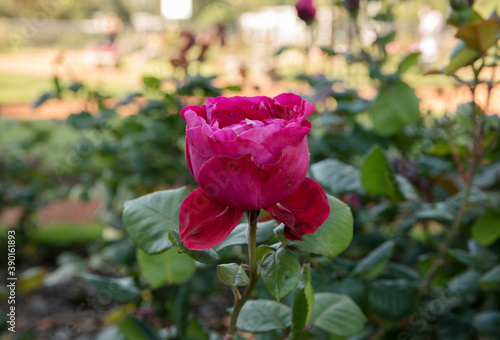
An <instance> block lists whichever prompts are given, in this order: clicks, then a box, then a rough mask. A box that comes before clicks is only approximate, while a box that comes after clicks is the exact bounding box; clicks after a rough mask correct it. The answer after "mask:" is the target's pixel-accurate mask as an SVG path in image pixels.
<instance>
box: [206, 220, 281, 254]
mask: <svg viewBox="0 0 500 340" xmlns="http://www.w3.org/2000/svg"><path fill="white" fill-rule="evenodd" d="M274 228H276V222H275V221H274V220H272V221H268V222H263V223H258V224H257V243H262V242H265V241H267V240H268V239H269V238H270V237H271V236H273V230H274ZM247 230H248V224H246V223H241V224H238V225H237V226H236V227H235V228H234V229H233V231H232V232H231V233H230V234H229V236H228V237H226V239H225V240H224V241H223V242H222V243H221V244H219V245H217V246H215V247H214V249H215V251H220V250H222V249H224V248H226V247H229V246H235V245H239V244H244V245H246V244H248V237H247Z"/></svg>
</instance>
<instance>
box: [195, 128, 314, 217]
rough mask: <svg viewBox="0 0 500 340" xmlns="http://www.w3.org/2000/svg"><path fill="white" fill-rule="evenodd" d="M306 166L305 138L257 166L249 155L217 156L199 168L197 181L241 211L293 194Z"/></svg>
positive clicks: (269, 203) (212, 193) (261, 206)
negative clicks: (273, 161) (275, 157)
mask: <svg viewBox="0 0 500 340" xmlns="http://www.w3.org/2000/svg"><path fill="white" fill-rule="evenodd" d="M308 167H309V150H308V147H307V140H306V139H305V138H304V139H303V140H302V142H301V143H300V144H299V145H298V146H287V147H285V148H283V149H282V151H281V155H280V157H279V159H278V161H277V162H276V163H274V164H270V165H264V166H262V167H261V166H259V164H258V162H257V161H256V160H255V158H254V157H253V156H252V155H251V154H245V155H243V156H241V157H240V158H237V159H235V158H230V157H224V156H216V157H213V158H212V159H210V160H208V161H207V162H206V163H205V164H203V166H202V167H201V168H200V171H199V172H198V177H197V178H195V179H196V181H197V182H198V184H199V185H200V186H201V187H202V188H203V189H204V190H205V191H206V192H207V193H209V194H210V195H211V196H213V197H215V198H216V199H217V200H218V201H219V202H221V203H222V204H224V205H228V206H230V207H235V208H238V209H242V210H257V209H261V208H265V207H269V206H272V205H274V204H276V203H278V202H281V201H283V200H284V199H285V198H287V197H288V196H290V195H292V194H293V193H294V192H295V191H296V190H297V189H298V188H299V186H300V184H301V183H302V181H303V180H304V178H305V176H306V174H307V169H308Z"/></svg>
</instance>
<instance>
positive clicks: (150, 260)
mask: <svg viewBox="0 0 500 340" xmlns="http://www.w3.org/2000/svg"><path fill="white" fill-rule="evenodd" d="M353 3H354V5H355V3H356V2H355V1H354V2H353V1H347V0H346V1H326V0H325V1H317V2H315V5H316V6H317V7H318V8H319V7H320V6H329V7H328V9H329V10H330V11H331V13H333V14H332V16H333V15H335V18H334V20H333V27H332V28H331V29H330V30H329V32H328V33H332V35H331V38H328V39H324V40H323V42H324V41H327V43H322V44H321V45H320V44H319V43H317V41H318V40H319V39H322V38H321V37H320V35H319V33H320V32H319V28H318V26H317V25H319V23H317V24H313V25H312V26H306V25H305V24H302V23H300V24H301V25H302V26H300V25H299V28H300V31H299V33H300V34H297V36H296V37H294V39H295V40H297V41H296V43H294V44H292V43H275V40H273V39H269V37H268V36H266V35H262V36H260V37H259V36H257V37H255V36H252V35H251V34H250V35H245V33H244V32H245V30H244V29H243V28H242V27H241V24H240V23H239V22H240V21H239V18H241V15H242V14H244V13H246V12H256V11H259V10H260V9H261V8H262V7H263V6H270V5H273V6H274V5H276V6H279V5H288V6H290V5H293V4H292V3H290V2H287V1H274V2H273V1H271V2H264V1H251V2H250V1H238V0H231V1H229V0H227V1H205V0H203V1H201V0H200V1H193V8H194V10H193V18H192V20H188V21H182V22H177V21H176V22H167V23H166V24H165V23H163V24H165V26H163V24H162V25H160V26H161V28H160V30H159V31H158V32H149V31H147V30H146V32H145V31H143V32H141V31H136V30H135V29H134V28H133V25H132V23H133V18H134V15H135V14H137V13H138V12H146V13H147V12H149V13H150V14H154V15H156V16H158V11H159V10H158V8H159V1H144V0H143V1H126V0H115V1H85V2H83V1H71V0H59V1H58V6H57V10H55V11H54V12H53V13H52V14H51V18H53V19H54V20H56V21H55V22H56V24H55V26H54V27H56V28H55V29H53V32H49V33H46V32H48V31H50V29H49V28H50V27H51V25H50V24H47V26H43V27H41V28H40V29H39V31H37V33H36V34H34V35H33V36H30V37H29V38H23V39H21V40H20V42H21V44H20V45H12V44H11V40H9V39H10V37H12V36H16V34H20V32H21V33H22V31H19V30H15V31H13V32H14V33H13V34H14V35H10V34H6V35H4V36H2V37H0V43H1V44H2V45H1V51H2V53H1V54H0V238H1V242H0V249H1V253H2V254H6V249H5V242H4V240H5V238H6V233H7V231H8V230H15V231H16V237H17V252H16V264H17V274H18V276H19V286H18V288H19V289H18V296H17V298H18V301H19V302H18V306H19V308H20V309H19V315H18V320H17V322H18V323H17V326H18V328H17V329H18V330H19V332H17V333H16V334H15V335H13V334H9V333H7V332H5V333H3V334H2V336H6V337H7V334H9V336H10V337H9V338H8V339H43V338H49V339H55V338H57V334H60V336H61V337H62V338H68V339H72V338H78V337H79V339H94V338H97V339H126V338H128V339H209V338H210V339H218V338H220V335H221V334H224V332H225V330H226V327H227V324H228V322H227V321H228V320H227V308H229V307H230V306H231V290H230V289H229V288H228V287H222V285H221V284H220V282H219V281H218V280H217V274H216V266H215V264H220V263H227V262H239V263H240V262H242V261H244V259H245V255H244V254H245V253H246V248H245V245H244V243H245V236H244V235H243V234H241V230H240V234H236V235H233V236H235V238H234V239H233V240H239V241H238V242H236V243H234V244H235V245H234V246H233V247H226V248H224V249H222V247H221V248H218V249H215V250H213V252H210V253H209V254H208V255H207V254H205V253H204V254H197V253H195V254H193V253H189V252H188V254H189V255H190V256H194V257H195V259H196V261H194V260H193V259H192V258H191V257H190V256H188V254H185V253H184V254H179V253H178V251H181V252H186V250H185V249H183V248H182V246H181V245H178V247H174V244H175V242H174V241H175V234H172V235H170V236H171V237H172V240H174V241H172V240H170V238H169V240H168V241H165V243H164V244H163V246H164V249H163V250H165V251H164V252H162V253H161V254H159V255H152V254H151V252H150V251H149V250H148V249H147V248H145V247H144V246H142V245H141V244H140V242H138V241H137V239H135V238H134V237H132V239H131V238H130V237H129V233H130V226H128V232H127V230H126V226H125V225H124V222H123V219H122V212H123V205H124V202H125V201H127V200H132V199H136V198H137V197H140V196H142V195H145V194H149V193H152V192H154V191H158V190H167V189H173V188H175V189H178V188H180V187H183V186H186V187H187V188H188V189H189V190H191V189H193V188H195V183H194V181H193V179H192V178H191V176H190V174H189V172H188V170H187V167H186V165H185V160H184V129H185V124H184V122H183V120H182V119H181V118H180V116H179V114H178V112H179V110H180V108H182V107H184V106H186V105H200V104H202V103H203V102H204V100H205V98H206V97H213V96H219V95H224V96H233V95H257V94H260V95H268V96H274V95H276V94H279V93H280V92H285V91H291V92H294V93H298V94H301V95H302V96H303V97H304V98H305V99H307V100H309V101H312V102H314V103H315V104H316V113H315V114H314V115H313V116H312V117H311V121H312V124H313V128H312V131H311V133H310V136H309V146H310V152H311V167H310V176H311V177H312V178H314V179H315V180H317V181H318V182H319V183H320V184H321V185H322V186H323V187H324V188H325V190H326V191H327V193H328V194H330V195H333V196H334V197H336V198H338V200H337V201H335V202H336V204H337V206H338V207H339V210H342V211H343V214H346V215H343V216H344V217H345V216H347V215H349V214H351V213H352V216H353V224H354V237H353V240H352V243H351V245H350V246H349V248H348V249H347V250H346V251H344V252H342V254H340V255H338V256H336V257H334V258H333V259H332V258H329V257H327V256H324V255H325V254H326V255H330V256H332V254H334V253H335V255H337V252H336V251H337V250H339V249H337V248H335V247H334V246H333V245H323V248H321V247H320V248H318V249H316V250H318V251H320V252H319V254H318V253H315V254H311V253H310V250H308V249H306V250H308V251H304V249H303V248H301V247H300V246H297V245H294V244H288V245H287V248H286V249H291V250H292V251H293V255H292V257H293V258H295V260H293V261H296V262H298V263H300V264H301V265H303V264H305V263H310V264H311V267H310V277H311V279H310V282H311V285H312V287H313V289H314V291H315V292H317V293H319V294H339V295H340V296H341V299H343V300H342V301H351V302H349V303H347V305H349V306H350V307H352V308H351V311H353V310H354V311H355V312H356V313H355V314H356V316H357V318H352V320H351V321H352V323H349V322H339V319H335V318H334V317H332V319H331V320H334V325H335V326H336V327H329V326H328V323H327V322H326V321H325V322H324V323H323V322H322V321H318V320H319V319H318V318H312V319H310V320H309V321H311V320H312V321H311V322H310V323H306V324H301V325H300V327H299V326H297V323H296V322H295V321H294V322H295V323H294V324H287V321H286V320H285V321H283V322H282V323H280V322H278V323H274V324H272V325H271V326H269V324H266V327H267V328H265V327H263V328H259V327H261V326H262V324H259V323H257V324H252V323H248V324H247V325H246V327H247V328H246V330H249V331H255V332H259V333H260V334H259V335H258V339H279V338H282V339H285V338H286V337H290V336H292V334H293V336H294V337H295V338H299V339H312V338H314V339H390V340H392V339H445V340H446V339H453V340H457V339H497V338H498V337H499V336H500V335H499V333H498V330H499V329H500V327H499V326H498V322H499V321H498V320H499V319H500V315H499V313H498V309H499V306H500V291H499V288H500V285H499V282H500V281H499V266H500V262H499V261H500V259H499V257H498V254H499V253H500V241H499V240H500V229H499V226H500V192H499V188H500V154H499V153H500V149H499V148H498V145H499V138H500V136H499V131H500V122H499V119H498V113H499V111H498V108H499V107H500V104H499V92H498V86H496V85H497V83H498V74H499V73H500V72H498V67H499V63H500V55H499V49H500V46H499V41H498V40H499V32H500V24H499V23H498V13H495V12H493V10H494V6H495V5H496V2H495V1H488V0H482V1H480V0H478V1H476V2H475V3H474V6H473V8H472V9H471V8H470V6H469V2H468V1H450V2H448V1H438V2H437V1H418V0H415V1H410V0H408V1H390V0H384V1H375V0H373V1H372V0H370V1H368V0H366V1H361V5H360V9H359V10H356V11H354V10H351V11H348V10H347V9H346V7H347V8H350V7H349V6H351V5H353ZM41 4H42V2H40V1H26V0H25V1H13V0H11V1H9V0H7V1H2V2H1V3H0V19H1V21H0V22H1V23H3V24H5V23H7V25H12V27H16V28H18V29H19V28H20V29H22V28H23V27H27V26H23V25H25V24H26V22H31V23H32V22H33V20H32V19H33V18H34V16H36V15H37V14H40V6H41ZM45 4H46V3H45ZM426 6H429V7H426ZM369 8H372V10H368V9H369ZM422 8H428V9H429V10H432V9H435V10H437V12H438V13H441V15H442V19H443V20H442V21H443V22H442V24H443V26H444V22H445V21H448V25H446V26H444V27H443V28H442V30H439V32H438V35H437V36H438V38H439V40H438V45H437V47H438V49H437V51H435V52H436V54H435V56H434V58H435V59H433V60H430V61H429V60H425V58H424V55H423V51H421V50H423V49H422V48H420V45H419V42H420V41H422V40H423V37H422V35H421V34H420V33H419V28H418V25H419V11H420V10H421V9H422ZM289 9H290V8H289ZM292 9H293V8H292ZM293 10H294V9H293ZM111 11H112V12H114V13H116V14H117V15H118V16H119V17H120V18H121V20H122V21H123V24H124V30H123V31H122V32H120V34H119V35H118V38H117V40H116V42H115V43H114V44H112V45H111V46H108V45H107V44H106V43H104V41H106V36H105V32H104V31H96V32H94V33H85V32H83V31H82V30H81V29H80V28H79V27H81V26H79V24H81V23H82V22H83V21H85V20H91V19H92V18H94V19H95V18H100V17H99V16H94V15H95V14H96V12H101V13H107V12H111ZM424 11H425V10H424ZM293 13H294V15H295V12H293ZM318 13H319V11H318ZM335 13H336V14H335ZM434 13H436V12H434ZM318 16H319V14H318ZM146 18H149V19H151V18H152V17H146ZM25 19H28V21H25ZM294 19H296V18H295V17H294ZM23 20H24V21H23ZM297 20H298V19H297ZM318 21H319V19H318ZM221 22H223V23H224V24H225V26H226V31H225V33H226V35H227V36H226V37H227V40H226V41H225V42H224V44H223V43H222V41H221V39H220V37H221V36H222V31H220V30H219V31H218V30H217V26H215V25H216V24H218V23H221ZM61 23H63V24H64V25H66V24H68V25H66V26H64V25H62V26H60V24H61ZM9 27H10V26H9ZM61 27H63V28H67V29H68V31H65V32H66V33H67V34H61ZM75 27H77V28H76V29H75ZM0 28H2V27H0ZM367 28H368V29H367ZM72 29H74V30H72ZM5 31H8V29H5ZM8 32H9V33H11V31H8ZM208 32H211V33H210V34H208V36H209V37H208V36H207V33H208ZM457 32H461V33H459V34H457ZM268 33H269V32H268ZM269 36H272V35H271V34H269ZM308 36H309V37H313V39H312V40H311V39H310V38H307V37H308ZM367 37H368V38H370V39H368V40H367ZM157 38H158V39H157ZM252 39H254V40H252ZM259 39H260V40H259ZM102 46H104V48H103V47H102ZM151 47H154V48H153V49H150V48H151ZM99 48H101V49H99ZM110 48H111V49H112V50H111V52H110V50H109V49H110ZM47 50H49V52H48V54H47ZM117 51H118V52H117ZM108 52H109V53H108ZM110 53H111V54H110ZM96 55H97V56H99V58H101V59H99V58H96V57H95V56H96ZM73 56H76V57H82V56H83V57H82V58H83V60H87V59H89V60H90V61H91V62H89V64H85V63H84V62H82V61H81V60H79V59H78V58H76V57H75V58H74V59H72V57H73ZM84 57H85V58H87V59H85V58H84ZM104 57H105V58H104ZM26 58H27V59H26ZM106 58H107V59H106ZM96 59H98V60H97V61H96ZM23 60H25V62H24V63H21V61H23ZM26 60H27V62H26ZM30 65H35V66H37V67H35V68H30V67H31V66H30ZM43 65H45V66H44V67H45V70H44V71H43V72H42V71H40V72H39V68H42V66H43ZM13 70H14V71H13ZM16 72H17V73H16ZM130 79H132V81H130ZM173 192H175V193H176V194H175V195H177V196H175V195H174V196H172V197H174V198H179V197H182V195H184V194H185V193H186V192H187V191H186V190H181V189H179V191H173ZM165 195H167V196H165V197H166V198H165V197H164V198H163V199H165V200H167V198H168V200H167V201H168V202H172V201H170V200H173V201H174V203H175V202H176V201H175V200H174V199H172V198H171V197H170V196H168V195H173V194H172V191H168V194H165ZM172 207H174V205H172ZM174 210H175V209H174ZM66 212H67V214H66V215H65V213H66ZM339 214H340V213H339ZM68 215H69V216H68ZM333 220H335V216H333ZM346 220H348V218H347V217H346ZM242 222H244V221H242ZM263 222H264V225H265V226H262V228H261V230H262V235H261V240H260V241H259V243H261V244H265V245H272V244H275V243H277V242H279V240H280V236H281V235H280V230H279V227H278V228H275V225H273V224H272V223H269V222H267V224H265V223H266V222H265V221H263ZM139 226H140V223H139ZM163 227H164V226H162V225H160V228H163ZM343 227H345V223H344V225H343ZM162 235H163V237H164V238H166V237H168V236H169V235H167V234H166V233H164V234H162ZM241 240H243V241H241ZM134 242H135V243H134ZM329 247H330V248H329ZM332 247H333V248H332ZM167 248H170V249H169V250H167ZM341 250H343V249H341ZM271 251H274V250H272V249H271ZM214 252H215V255H214ZM148 254H149V255H148ZM262 255H263V254H262ZM155 256H156V257H155ZM158 259H159V260H158ZM5 260H6V258H5V256H2V257H1V258H0V263H1V264H2V267H1V268H4V263H5ZM293 261H292V262H293ZM206 262H208V263H206ZM214 262H215V264H214ZM296 262H294V263H296ZM295 267H297V266H295ZM298 268H300V267H298ZM303 268H308V267H307V266H305V267H303ZM304 270H305V271H307V269H304ZM303 273H304V272H303ZM303 273H302V274H301V273H296V272H295V273H294V275H295V277H297V278H298V277H300V276H301V275H302V277H307V275H305V274H303ZM1 277H2V280H3V276H1ZM306 281H307V280H306ZM297 287H298V288H297V289H296V290H295V291H294V292H293V293H292V294H290V295H288V296H287V297H285V298H284V299H282V301H281V304H280V305H278V304H277V302H275V301H271V302H272V303H271V302H269V301H268V300H273V299H274V298H273V296H271V295H270V293H269V292H268V290H267V289H266V288H267V287H266V286H265V285H264V284H262V282H260V283H259V284H258V285H257V294H256V295H257V296H258V297H259V298H260V299H263V300H264V301H267V302H266V303H269V305H268V306H273V308H277V309H279V310H288V309H290V308H294V302H293V300H294V299H295V296H296V295H300V294H301V293H302V292H301V289H302V290H303V289H304V287H301V286H297ZM6 294H7V291H6V290H5V289H4V285H2V286H0V296H1V297H2V300H1V302H0V308H1V310H2V313H1V314H0V332H1V331H3V330H4V329H2V326H4V325H6V323H5V322H4V321H5V320H3V319H2V317H3V315H4V314H5V313H3V311H5V310H7V309H6V308H7V307H8V305H7V304H5V303H4V300H5V299H3V298H4V297H6ZM100 294H101V295H100ZM321 297H328V298H331V297H332V295H318V299H320V298H321ZM347 297H349V299H350V300H346V299H347ZM99 298H100V300H99ZM352 301H354V302H352ZM351 303H352V304H351ZM277 305H278V306H277ZM319 305H320V304H318V306H319ZM21 306H22V307H21ZM55 306H58V309H56V308H55ZM353 306H354V307H353ZM358 307H359V310H360V311H361V312H362V313H361V314H360V313H358V309H357V308H358ZM318 308H319V307H318ZM317 311H318V310H317ZM248 312H252V310H249V311H248ZM340 312H342V313H345V312H346V310H345V309H344V310H342V309H340ZM342 313H341V315H344V314H342ZM313 314H315V315H316V316H317V315H318V314H321V313H319V312H318V313H313ZM283 315H284V316H283ZM283 315H282V316H283V317H284V318H285V319H286V318H287V317H288V316H287V315H289V314H286V312H285V313H283ZM362 315H365V316H366V320H365V319H364V317H362ZM323 321H324V320H323ZM335 322H336V323H335ZM71 323H77V325H78V327H77V328H75V329H72V330H70V331H68V328H67V326H68V324H71ZM325 325H326V326H325ZM269 327H270V328H269ZM297 327H299V328H300V329H298V330H297ZM343 327H345V328H346V329H347V330H346V329H344V328H343ZM3 328H5V327H3ZM341 330H342V331H341ZM68 332H69V333H68ZM245 336H247V335H245ZM249 338H251V337H249Z"/></svg>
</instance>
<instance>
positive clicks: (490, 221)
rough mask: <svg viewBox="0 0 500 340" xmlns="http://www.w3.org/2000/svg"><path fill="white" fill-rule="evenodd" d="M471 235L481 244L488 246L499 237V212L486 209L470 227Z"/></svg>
mask: <svg viewBox="0 0 500 340" xmlns="http://www.w3.org/2000/svg"><path fill="white" fill-rule="evenodd" d="M472 237H474V239H475V240H476V241H477V242H478V243H479V244H480V245H482V246H489V245H490V244H493V243H494V242H496V241H497V240H498V239H499V238H500V213H498V212H496V211H493V210H486V211H485V212H484V214H483V216H481V218H480V219H479V221H477V222H476V224H474V226H473V227H472Z"/></svg>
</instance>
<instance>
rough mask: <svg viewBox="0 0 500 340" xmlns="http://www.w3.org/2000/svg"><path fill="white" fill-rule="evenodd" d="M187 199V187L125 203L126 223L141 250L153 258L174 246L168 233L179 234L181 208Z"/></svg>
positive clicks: (156, 193) (131, 236)
mask: <svg viewBox="0 0 500 340" xmlns="http://www.w3.org/2000/svg"><path fill="white" fill-rule="evenodd" d="M187 196H188V193H187V189H186V188H185V187H183V188H179V189H172V190H163V191H157V192H154V193H152V194H148V195H145V196H141V197H139V198H136V199H134V200H131V201H126V202H125V207H124V209H123V222H124V223H125V229H126V230H127V232H128V234H129V236H130V238H131V239H132V241H134V243H135V244H136V245H137V247H139V248H140V249H142V250H143V251H144V252H146V253H147V254H150V255H152V254H157V253H161V252H162V251H164V250H166V249H168V248H171V247H172V246H173V244H172V242H170V240H169V237H168V231H169V230H170V229H174V230H176V231H178V230H179V213H180V206H181V203H182V201H184V199H185V198H186V197H187Z"/></svg>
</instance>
